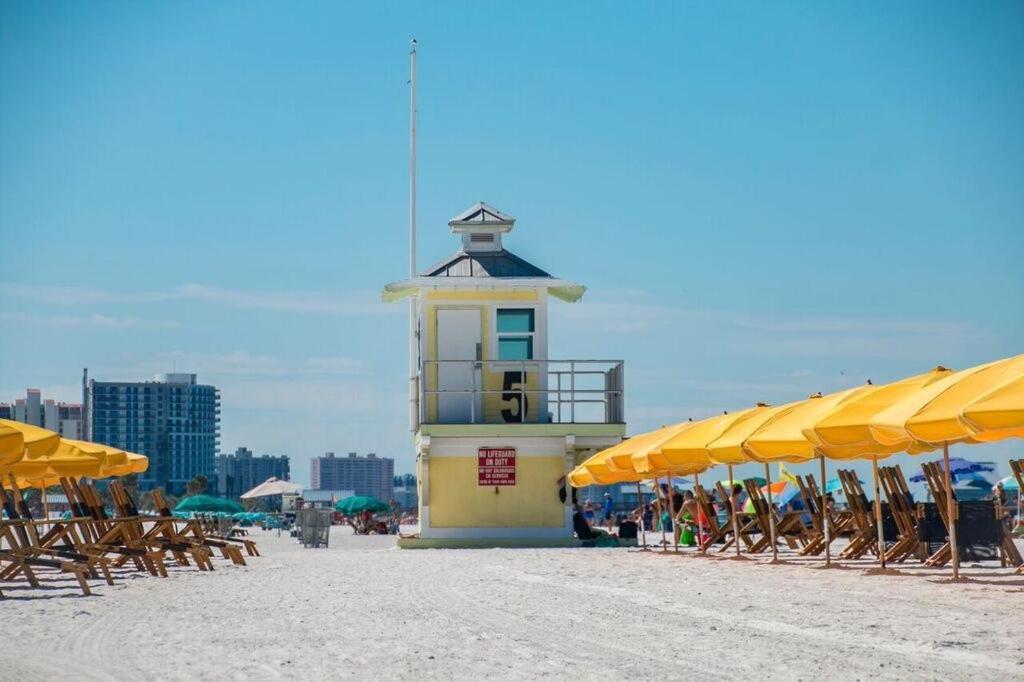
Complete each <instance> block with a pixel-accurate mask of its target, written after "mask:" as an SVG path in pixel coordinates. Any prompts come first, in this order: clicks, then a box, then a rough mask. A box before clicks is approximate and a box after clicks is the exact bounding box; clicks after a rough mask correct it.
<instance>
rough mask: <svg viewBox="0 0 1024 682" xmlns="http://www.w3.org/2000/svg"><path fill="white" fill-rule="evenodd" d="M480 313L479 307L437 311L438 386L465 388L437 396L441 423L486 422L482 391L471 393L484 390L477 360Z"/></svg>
mask: <svg viewBox="0 0 1024 682" xmlns="http://www.w3.org/2000/svg"><path fill="white" fill-rule="evenodd" d="M480 314H481V310H480V309H479V308H438V310H437V359H438V360H439V361H440V362H438V363H437V389H438V390H439V391H465V392H464V393H448V394H445V393H441V394H439V395H438V397H437V420H438V422H440V423H442V424H471V423H473V422H474V421H476V422H482V421H483V419H482V415H481V414H480V410H481V407H482V405H481V401H480V394H479V393H475V394H474V393H471V391H473V389H476V390H477V391H479V390H480V389H481V386H480V380H481V377H479V376H477V362H476V361H477V360H479V359H480V358H479V356H478V353H479V349H480ZM445 360H453V361H455V362H444V361H445Z"/></svg>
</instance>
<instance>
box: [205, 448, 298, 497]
mask: <svg viewBox="0 0 1024 682" xmlns="http://www.w3.org/2000/svg"><path fill="white" fill-rule="evenodd" d="M215 468H216V472H217V480H216V483H215V487H216V489H217V494H218V495H220V496H222V497H238V496H239V495H241V494H242V493H244V492H245V491H247V490H252V489H253V488H255V487H256V486H258V485H259V484H260V483H263V482H264V481H265V480H267V479H268V478H270V477H271V476H273V477H275V478H279V479H281V480H283V481H287V480H290V479H291V470H290V466H289V461H288V456H287V455H280V456H275V455H259V456H256V455H253V454H252V450H250V449H249V448H238V449H236V450H235V452H234V454H223V455H217V460H216V462H215Z"/></svg>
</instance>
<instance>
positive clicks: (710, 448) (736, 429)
mask: <svg viewBox="0 0 1024 682" xmlns="http://www.w3.org/2000/svg"><path fill="white" fill-rule="evenodd" d="M803 402H804V401H803V400H798V401H796V402H792V403H786V404H785V405H777V406H775V407H769V406H767V405H764V406H760V405H759V406H758V407H756V408H754V409H753V410H750V411H749V412H748V413H747V414H746V415H745V416H744V417H743V418H742V419H739V420H737V421H736V422H734V423H733V424H731V425H730V426H729V427H728V428H727V429H725V430H724V431H723V432H722V434H721V435H720V436H718V438H715V439H714V440H713V441H711V442H710V443H708V445H707V452H708V456H709V457H710V458H711V461H712V462H714V463H716V464H746V463H747V462H752V461H756V460H754V459H753V458H752V457H751V456H750V454H749V453H748V452H747V450H746V448H745V447H744V443H746V442H747V439H748V438H750V437H751V436H753V435H754V433H756V432H757V431H758V429H762V428H764V427H765V426H768V425H769V424H771V423H772V422H773V421H775V420H776V419H778V418H779V417H781V416H783V415H785V414H786V413H788V412H789V411H790V410H792V409H793V408H794V407H796V406H797V405H799V404H801V403H803Z"/></svg>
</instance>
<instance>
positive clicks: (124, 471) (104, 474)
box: [96, 448, 149, 478]
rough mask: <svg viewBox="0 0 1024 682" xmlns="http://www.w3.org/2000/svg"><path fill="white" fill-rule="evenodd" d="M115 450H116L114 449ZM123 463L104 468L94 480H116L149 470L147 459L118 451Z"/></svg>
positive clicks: (132, 453)
mask: <svg viewBox="0 0 1024 682" xmlns="http://www.w3.org/2000/svg"><path fill="white" fill-rule="evenodd" d="M115 449H116V448H115ZM117 452H119V453H120V454H121V455H122V456H123V457H124V461H123V462H122V463H120V464H116V465H113V466H108V467H104V468H103V470H102V471H100V473H99V475H98V476H96V478H116V477H118V476H127V475H128V474H141V473H142V472H144V471H146V469H148V468H149V458H148V457H145V456H143V455H139V454H136V453H134V452H124V451H123V450H118V451H117Z"/></svg>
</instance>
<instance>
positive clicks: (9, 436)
mask: <svg viewBox="0 0 1024 682" xmlns="http://www.w3.org/2000/svg"><path fill="white" fill-rule="evenodd" d="M24 455H25V438H24V436H22V435H21V431H18V430H16V429H12V428H11V427H10V426H7V425H6V424H0V467H4V466H7V465H9V464H14V463H15V462H17V461H18V460H19V459H21V458H22V457H23V456H24Z"/></svg>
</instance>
